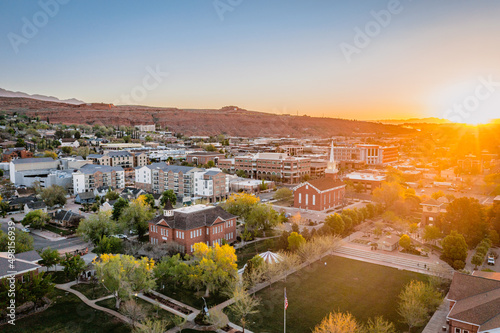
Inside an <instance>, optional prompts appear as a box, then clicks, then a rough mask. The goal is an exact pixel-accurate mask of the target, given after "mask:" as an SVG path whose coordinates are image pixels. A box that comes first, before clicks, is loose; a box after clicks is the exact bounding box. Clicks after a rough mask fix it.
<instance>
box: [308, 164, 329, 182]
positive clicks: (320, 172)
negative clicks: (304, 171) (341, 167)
mask: <svg viewBox="0 0 500 333" xmlns="http://www.w3.org/2000/svg"><path fill="white" fill-rule="evenodd" d="M327 165H328V163H327V162H326V161H325V160H311V178H312V179H315V178H322V177H324V176H325V170H326V167H327Z"/></svg>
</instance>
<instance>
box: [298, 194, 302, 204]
mask: <svg viewBox="0 0 500 333" xmlns="http://www.w3.org/2000/svg"><path fill="white" fill-rule="evenodd" d="M299 203H302V193H299Z"/></svg>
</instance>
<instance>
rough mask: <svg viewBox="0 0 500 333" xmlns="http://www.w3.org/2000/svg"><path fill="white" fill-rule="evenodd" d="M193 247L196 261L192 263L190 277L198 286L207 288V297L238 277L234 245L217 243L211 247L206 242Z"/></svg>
mask: <svg viewBox="0 0 500 333" xmlns="http://www.w3.org/2000/svg"><path fill="white" fill-rule="evenodd" d="M193 249H194V252H193V256H194V259H195V262H194V263H193V264H192V265H190V272H189V278H190V281H191V283H192V284H193V285H194V286H195V287H196V288H198V289H201V288H205V297H209V296H210V292H211V291H217V290H219V289H220V288H222V287H224V286H227V285H228V284H229V283H230V282H232V281H233V280H234V279H235V278H236V276H237V274H238V271H237V266H236V252H235V250H234V247H232V246H230V245H227V244H226V245H222V246H220V245H219V244H217V243H216V244H215V246H213V247H209V246H208V245H207V244H205V243H196V244H194V246H193Z"/></svg>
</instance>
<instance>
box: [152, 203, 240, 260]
mask: <svg viewBox="0 0 500 333" xmlns="http://www.w3.org/2000/svg"><path fill="white" fill-rule="evenodd" d="M235 240H236V216H235V215H232V214H230V213H228V212H226V211H225V210H224V209H222V208H221V207H220V206H215V207H214V206H205V205H194V206H188V207H183V208H178V209H172V207H171V206H170V207H166V209H165V210H164V211H163V215H160V216H158V217H155V218H154V219H152V220H151V221H149V242H150V243H151V244H160V243H166V242H172V243H174V244H176V245H177V248H178V251H179V252H182V253H187V254H190V253H192V252H193V245H194V244H196V243H205V244H207V245H208V246H214V245H215V244H219V245H221V244H222V242H223V241H225V242H227V243H232V242H234V241H235Z"/></svg>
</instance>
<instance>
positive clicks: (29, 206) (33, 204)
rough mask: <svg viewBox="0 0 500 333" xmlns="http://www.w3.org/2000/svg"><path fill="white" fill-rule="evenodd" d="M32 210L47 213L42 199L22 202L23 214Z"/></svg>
mask: <svg viewBox="0 0 500 333" xmlns="http://www.w3.org/2000/svg"><path fill="white" fill-rule="evenodd" d="M34 210H41V211H42V212H44V213H47V205H46V204H45V202H43V201H42V200H36V201H30V202H27V203H25V204H24V214H28V213H29V212H32V211H34Z"/></svg>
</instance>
